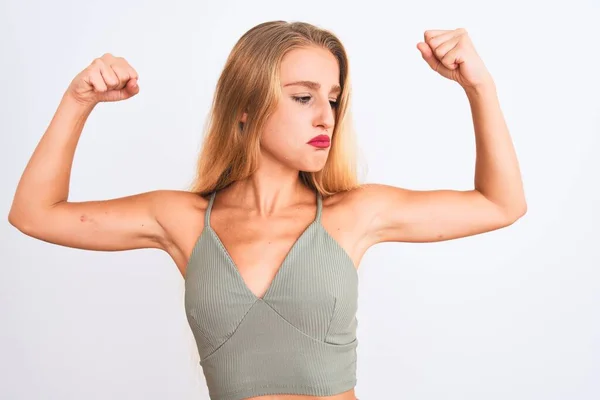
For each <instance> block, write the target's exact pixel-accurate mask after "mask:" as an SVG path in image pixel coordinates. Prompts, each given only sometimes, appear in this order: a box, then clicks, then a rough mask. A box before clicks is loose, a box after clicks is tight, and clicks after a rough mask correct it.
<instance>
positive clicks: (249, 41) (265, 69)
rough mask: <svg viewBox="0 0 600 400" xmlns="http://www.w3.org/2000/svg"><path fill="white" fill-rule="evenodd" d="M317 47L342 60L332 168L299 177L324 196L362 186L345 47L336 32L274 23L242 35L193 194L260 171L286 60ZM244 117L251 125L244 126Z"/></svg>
mask: <svg viewBox="0 0 600 400" xmlns="http://www.w3.org/2000/svg"><path fill="white" fill-rule="evenodd" d="M311 46H317V47H321V48H324V49H327V50H329V51H330V52H331V54H333V55H334V56H335V57H336V59H337V62H338V66H339V70H340V77H339V79H340V86H341V88H342V91H341V93H340V95H339V97H338V107H337V109H336V113H335V126H334V130H333V133H332V139H331V148H330V152H329V155H328V158H327V161H326V163H325V166H324V167H323V168H322V169H321V170H320V171H317V172H307V171H300V172H299V176H300V179H301V181H302V182H303V183H304V184H305V185H306V186H307V187H309V188H312V189H314V190H317V191H319V192H320V193H321V194H322V195H323V196H329V195H332V194H334V193H336V192H340V191H346V190H350V189H353V188H357V187H359V183H358V177H357V166H356V155H357V151H356V136H355V131H354V127H353V122H352V117H351V112H350V91H351V88H350V77H349V69H348V57H347V54H346V50H345V49H344V46H343V45H342V43H341V41H340V40H339V39H338V38H337V37H336V36H335V35H334V34H333V33H331V32H330V31H327V30H324V29H321V28H318V27H316V26H314V25H312V24H309V23H306V22H287V21H269V22H264V23H261V24H259V25H256V26H255V27H253V28H251V29H250V30H249V31H247V32H246V33H245V34H244V35H242V37H241V38H240V39H239V40H238V41H237V43H236V44H235V46H234V47H233V49H232V50H231V52H230V54H229V56H228V58H227V61H226V63H225V66H224V68H223V71H222V72H221V75H220V77H219V80H218V82H217V85H216V90H215V94H214V97H213V101H212V105H211V109H210V112H209V114H208V118H207V120H206V122H205V125H204V140H203V143H202V150H201V152H200V155H199V157H198V161H197V168H196V176H195V178H194V180H193V182H192V183H191V185H190V188H189V190H190V191H191V192H194V193H197V194H199V195H201V196H206V195H208V194H210V193H212V192H213V191H215V190H220V189H222V188H225V187H227V186H228V185H230V184H231V183H233V182H235V181H237V180H242V179H246V178H248V177H250V176H251V175H252V174H253V173H254V172H255V171H256V170H257V168H258V161H259V155H260V134H261V131H262V129H263V127H264V125H265V122H266V121H267V119H268V118H269V116H271V115H272V114H273V112H274V111H275V109H276V107H277V103H278V101H279V99H280V98H281V96H282V92H281V81H280V65H281V61H282V59H283V57H284V56H285V55H286V54H287V53H288V52H289V51H291V50H293V49H297V48H305V47H311ZM244 112H246V113H247V117H246V123H242V122H240V118H241V116H242V114H243V113H244Z"/></svg>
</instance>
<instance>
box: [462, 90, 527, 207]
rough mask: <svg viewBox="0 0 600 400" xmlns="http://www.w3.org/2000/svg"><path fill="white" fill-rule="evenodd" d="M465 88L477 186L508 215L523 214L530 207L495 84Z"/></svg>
mask: <svg viewBox="0 0 600 400" xmlns="http://www.w3.org/2000/svg"><path fill="white" fill-rule="evenodd" d="M465 92H466V94H467V98H468V99H469V103H470V107H471V113H472V118H473V126H474V129H475V143H476V151H477V158H476V164H475V189H476V190H478V191H479V192H480V193H482V194H483V195H484V196H485V197H486V198H488V199H489V200H490V201H492V202H494V203H495V204H497V205H498V206H500V207H502V208H503V209H504V210H505V211H506V212H507V213H508V214H509V215H511V216H513V215H516V216H520V215H522V214H524V213H525V211H526V209H527V205H526V201H525V194H524V191H523V182H522V179H521V172H520V169H519V162H518V160H517V155H516V153H515V149H514V146H513V143H512V140H511V137H510V133H509V131H508V127H507V125H506V122H505V120H504V116H503V114H502V110H501V109H500V102H499V100H498V96H497V92H496V87H495V84H494V83H493V82H490V83H488V84H485V85H482V86H479V87H477V88H476V89H466V90H465Z"/></svg>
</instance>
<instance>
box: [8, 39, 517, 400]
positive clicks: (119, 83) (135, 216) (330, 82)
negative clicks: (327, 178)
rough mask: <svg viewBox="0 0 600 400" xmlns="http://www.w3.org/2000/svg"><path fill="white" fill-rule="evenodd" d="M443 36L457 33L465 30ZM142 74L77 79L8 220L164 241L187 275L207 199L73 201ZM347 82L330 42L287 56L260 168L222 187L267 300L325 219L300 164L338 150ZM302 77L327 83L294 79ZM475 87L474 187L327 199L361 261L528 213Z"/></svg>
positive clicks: (234, 236)
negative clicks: (84, 140)
mask: <svg viewBox="0 0 600 400" xmlns="http://www.w3.org/2000/svg"><path fill="white" fill-rule="evenodd" d="M435 32H438V31H435ZM460 34H461V35H463V34H464V33H463V32H462V31H461V32H460ZM445 35H446V36H443V37H448V38H449V39H448V40H450V39H452V38H454V39H452V40H458V39H457V38H458V37H459V36H452V35H450V34H449V33H446V34H445ZM437 37H438V38H439V37H441V36H437ZM425 39H426V43H427V44H428V45H430V46H432V48H436V47H438V46H440V47H441V44H437V45H436V46H433V43H435V41H434V39H435V37H434V36H431V35H430V36H429V37H428V34H427V33H426V35H425ZM446 43H447V41H446ZM442 44H443V43H442ZM461 59H462V58H461ZM432 63H433V61H432ZM432 65H433V64H432ZM432 68H433V66H432ZM435 68H441V67H440V66H439V65H438V66H436V67H435ZM137 79H138V77H137V73H136V72H135V70H134V69H133V68H132V67H131V66H130V65H129V64H128V63H127V62H126V61H125V60H124V59H122V58H115V57H113V56H112V55H110V54H106V55H104V56H103V57H102V58H100V59H97V60H95V61H94V62H93V63H92V64H91V65H90V66H89V67H88V68H86V69H85V70H84V71H82V73H81V74H80V75H78V76H77V77H76V78H75V79H74V81H73V82H72V84H71V85H70V86H69V89H68V90H67V92H65V95H64V96H63V98H62V100H61V103H60V105H59V107H58V109H57V111H56V113H55V115H54V117H53V119H52V121H51V123H50V125H49V127H48V129H47V131H46V132H45V134H44V136H43V137H42V139H41V140H40V142H39V144H38V146H37V147H36V149H35V151H34V153H33V155H32V157H31V159H30V161H29V163H28V164H27V167H26V168H25V171H24V172H23V175H22V177H21V180H20V182H19V185H18V187H17V191H16V193H15V197H14V200H13V204H12V208H11V211H10V214H9V221H10V223H11V224H12V225H14V226H15V227H16V228H18V229H19V230H20V231H22V232H23V233H25V234H27V235H29V236H31V237H35V238H38V239H40V240H43V241H46V242H50V243H55V244H59V245H62V246H67V247H75V248H81V249H88V250H102V251H119V250H130V249H139V248H158V249H162V250H164V251H166V252H167V253H168V254H169V255H170V256H171V257H172V259H173V261H174V263H175V265H176V266H177V268H178V270H179V271H180V273H181V275H182V277H184V278H185V276H186V269H187V265H188V262H189V259H190V254H191V252H192V249H193V247H194V245H195V243H196V241H197V239H198V236H199V235H200V233H201V232H202V230H203V228H204V215H205V211H206V208H207V205H208V200H207V199H205V198H202V197H200V196H198V195H196V194H193V193H189V192H185V191H174V190H156V191H151V192H146V193H140V194H136V195H131V196H127V197H123V198H117V199H109V200H98V201H85V202H71V201H68V190H69V179H70V173H71V165H72V161H73V156H74V153H75V149H76V145H77V142H78V140H79V136H80V134H81V132H82V130H83V127H84V124H85V121H86V119H87V117H88V116H89V114H90V113H91V112H92V110H93V109H94V107H95V106H96V105H97V104H98V103H99V102H106V101H120V100H125V99H127V98H129V97H133V96H135V95H136V94H137V93H138V92H139V87H138V86H137V85H136V82H137ZM338 79H339V69H338V66H337V61H336V59H335V58H334V57H333V56H332V55H331V54H330V53H329V52H327V51H326V50H323V49H318V48H304V49H296V50H293V51H292V52H290V53H289V54H288V55H286V57H285V58H284V60H283V62H282V65H281V81H282V91H283V96H282V97H283V98H282V99H281V101H280V103H279V104H278V109H277V110H276V112H275V113H274V114H273V115H272V116H271V118H270V120H269V121H268V123H267V125H266V126H265V130H264V132H263V134H262V138H261V150H262V153H261V157H262V158H261V160H260V167H259V170H258V171H257V172H256V173H255V174H254V175H253V176H251V177H250V178H248V179H247V180H244V181H238V182H235V183H233V184H232V185H230V186H228V187H227V188H224V189H222V190H220V191H218V193H217V197H216V199H215V203H214V205H213V211H212V213H211V221H210V224H211V226H212V228H213V229H214V230H215V231H216V232H217V234H218V236H219V237H220V239H221V241H222V242H223V244H224V245H225V247H226V248H227V250H228V252H229V254H230V255H231V257H232V259H233V261H234V262H235V264H236V265H237V266H238V268H239V272H240V275H241V276H242V278H243V280H244V281H245V282H246V285H247V286H248V288H249V289H250V290H251V291H252V292H254V293H255V294H256V295H257V296H258V297H261V296H262V295H263V294H264V292H265V291H266V290H267V288H268V286H269V285H270V283H271V281H272V280H273V278H274V276H275V274H276V272H277V270H278V267H279V266H280V265H281V263H282V261H283V259H284V257H285V255H286V254H287V253H288V251H289V250H290V248H291V247H292V245H293V243H294V242H295V241H296V239H297V238H298V237H299V236H300V234H301V233H302V232H303V231H304V229H305V228H306V227H307V226H308V225H309V224H310V223H311V222H312V221H313V220H314V218H315V211H316V198H315V193H314V192H313V191H311V190H310V189H309V188H307V187H305V186H303V185H302V183H301V182H300V181H299V179H298V171H318V170H320V169H322V168H323V166H324V164H325V162H326V160H327V156H328V153H329V149H328V148H325V149H321V148H315V147H312V146H310V145H308V144H307V142H308V140H310V139H311V138H312V137H314V136H316V135H318V134H327V135H329V136H331V133H332V132H333V128H334V123H335V118H334V115H335V114H334V108H335V101H336V99H337V92H336V90H335V88H336V86H338V85H339V84H340V82H339V80H338ZM298 81H312V82H317V83H318V84H319V86H318V87H315V86H314V85H313V87H307V86H305V85H302V84H293V83H294V82H298ZM466 94H467V96H468V98H469V100H470V104H471V110H472V113H473V121H474V128H475V134H476V138H477V144H478V145H477V165H476V172H475V187H476V189H473V190H469V191H455V190H431V191H413V190H408V189H403V188H398V187H393V186H388V185H381V184H366V185H362V187H361V188H359V189H355V190H351V191H347V192H342V193H337V194H334V195H332V196H330V197H328V198H325V199H324V200H323V212H322V219H321V220H322V224H323V227H324V228H325V229H326V230H327V231H328V232H329V234H330V235H331V236H332V237H333V238H334V239H335V240H336V241H337V242H338V243H339V244H340V246H341V247H342V248H343V249H344V250H345V251H346V253H348V255H349V256H350V258H351V259H352V261H353V262H354V265H355V268H358V267H359V265H360V261H361V259H362V257H363V255H364V253H365V252H366V251H367V250H368V249H369V248H370V247H371V246H373V245H375V244H377V243H381V242H392V241H393V242H433V241H440V240H449V239H454V238H459V237H464V236H469V235H474V234H479V233H483V232H488V231H491V230H494V229H499V228H502V227H505V226H508V225H510V224H512V223H513V222H515V221H516V220H517V219H519V218H520V217H521V216H522V215H523V214H524V213H525V210H526V206H525V200H524V195H523V190H522V183H521V180H520V173H519V168H518V164H517V161H516V156H515V154H514V150H513V148H512V143H511V141H510V136H509V134H508V130H507V128H506V126H505V124H504V120H503V119H502V115H501V111H500V108H499V104H498V101H497V98H496V96H495V90H494V86H493V84H492V82H491V81H485V82H484V83H482V84H481V85H477V86H473V87H469V88H467V89H466ZM300 100H301V101H300ZM245 118H246V116H245V115H243V116H242V117H241V121H244V120H245ZM265 227H268V229H265ZM259 399H260V400H300V399H302V400H318V399H322V400H325V399H327V400H354V399H355V393H354V390H353V389H352V390H349V391H347V392H345V393H340V394H337V395H335V396H328V397H315V396H298V395H270V396H259V397H254V398H252V400H259ZM248 400H250V399H248Z"/></svg>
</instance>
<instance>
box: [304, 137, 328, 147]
mask: <svg viewBox="0 0 600 400" xmlns="http://www.w3.org/2000/svg"><path fill="white" fill-rule="evenodd" d="M308 144H310V145H312V146H315V147H318V148H321V149H323V148H327V147H329V146H330V145H331V140H330V139H329V136H327V135H319V136H315V137H314V138H312V139H310V141H309V142H308Z"/></svg>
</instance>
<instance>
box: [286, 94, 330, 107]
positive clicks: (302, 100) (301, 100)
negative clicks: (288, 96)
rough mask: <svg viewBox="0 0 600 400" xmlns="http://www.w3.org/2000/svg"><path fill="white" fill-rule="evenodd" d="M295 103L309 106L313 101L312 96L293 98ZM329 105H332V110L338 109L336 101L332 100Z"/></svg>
mask: <svg viewBox="0 0 600 400" xmlns="http://www.w3.org/2000/svg"><path fill="white" fill-rule="evenodd" d="M292 98H293V99H294V100H295V101H297V102H298V103H301V104H308V102H309V101H310V99H311V96H301V97H297V96H293V97H292ZM329 104H330V105H331V108H337V106H338V103H337V101H335V100H330V101H329Z"/></svg>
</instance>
